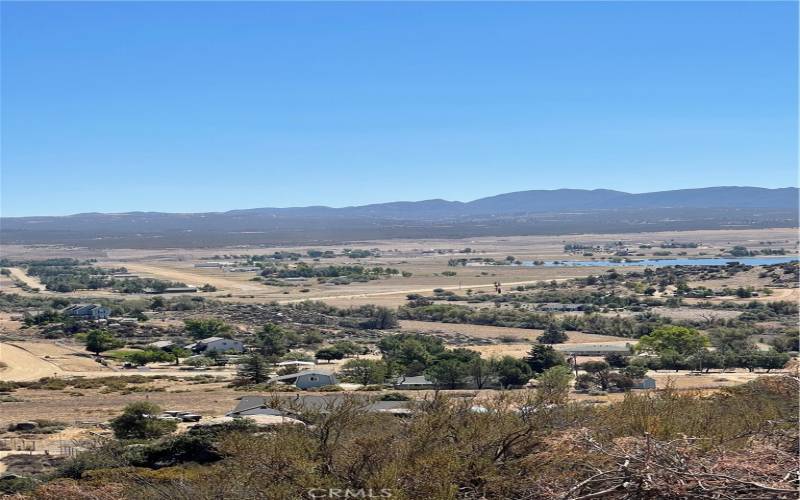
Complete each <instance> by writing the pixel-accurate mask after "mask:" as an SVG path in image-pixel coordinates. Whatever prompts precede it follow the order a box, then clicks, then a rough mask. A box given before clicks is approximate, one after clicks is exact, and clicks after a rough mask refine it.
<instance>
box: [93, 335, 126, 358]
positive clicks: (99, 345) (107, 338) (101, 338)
mask: <svg viewBox="0 0 800 500" xmlns="http://www.w3.org/2000/svg"><path fill="white" fill-rule="evenodd" d="M123 345H124V343H123V342H122V341H121V340H119V339H117V338H116V337H114V335H113V334H112V333H111V332H109V331H108V330H89V332H88V333H87V334H86V350H87V351H89V352H93V353H95V355H97V356H99V355H100V353H101V352H105V351H110V350H111V349H117V348H119V347H122V346H123Z"/></svg>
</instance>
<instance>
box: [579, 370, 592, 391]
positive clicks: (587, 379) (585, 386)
mask: <svg viewBox="0 0 800 500" xmlns="http://www.w3.org/2000/svg"><path fill="white" fill-rule="evenodd" d="M597 386H598V382H597V379H596V378H595V377H594V376H592V375H590V374H588V373H581V374H580V375H578V376H577V377H575V390H576V391H591V390H592V389H595V388H596V387H597Z"/></svg>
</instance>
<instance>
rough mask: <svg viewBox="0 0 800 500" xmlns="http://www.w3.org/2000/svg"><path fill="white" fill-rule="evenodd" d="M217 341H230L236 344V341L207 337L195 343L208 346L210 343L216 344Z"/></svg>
mask: <svg viewBox="0 0 800 500" xmlns="http://www.w3.org/2000/svg"><path fill="white" fill-rule="evenodd" d="M218 340H230V341H231V342H238V340H233V339H226V338H224V337H208V338H204V339H201V340H198V341H197V343H198V344H210V343H212V342H216V341H218Z"/></svg>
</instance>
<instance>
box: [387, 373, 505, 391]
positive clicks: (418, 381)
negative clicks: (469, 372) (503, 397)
mask: <svg viewBox="0 0 800 500" xmlns="http://www.w3.org/2000/svg"><path fill="white" fill-rule="evenodd" d="M392 386H393V387H394V388H395V389H402V390H414V389H436V388H437V385H436V382H434V381H432V380H429V379H428V378H426V377H425V375H417V376H414V377H408V376H403V377H399V378H397V380H395V381H394V383H393V384H392ZM442 387H443V386H441V385H440V386H439V388H440V389H441V388H442ZM499 387H500V381H499V380H498V378H497V377H493V376H491V377H486V378H485V379H484V381H483V383H482V384H481V387H480V389H493V388H499ZM457 388H458V389H478V388H479V387H478V385H477V384H476V383H475V378H474V377H464V378H463V379H462V380H461V382H460V383H459V384H458V387H457Z"/></svg>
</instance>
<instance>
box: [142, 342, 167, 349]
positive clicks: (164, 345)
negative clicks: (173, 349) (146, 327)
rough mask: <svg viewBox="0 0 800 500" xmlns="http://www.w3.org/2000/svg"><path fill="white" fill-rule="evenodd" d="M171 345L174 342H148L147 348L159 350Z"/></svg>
mask: <svg viewBox="0 0 800 500" xmlns="http://www.w3.org/2000/svg"><path fill="white" fill-rule="evenodd" d="M172 344H174V342H172V341H171V340H159V341H158V342H150V343H149V344H147V345H148V346H149V347H158V348H159V349H162V348H164V347H169V346H171V345H172Z"/></svg>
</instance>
